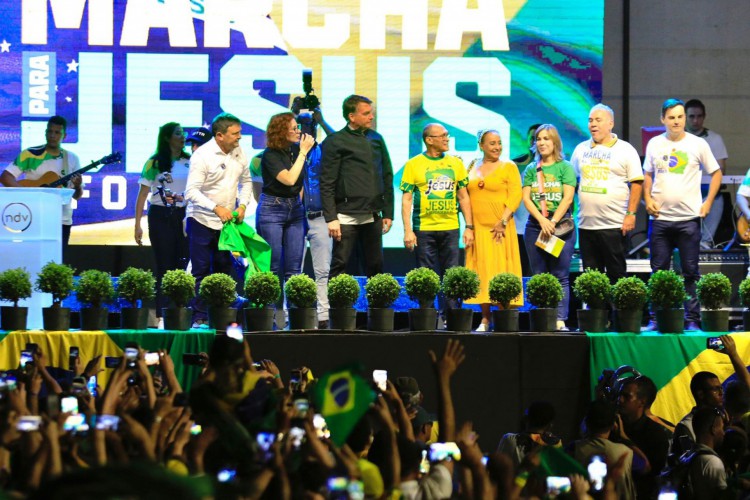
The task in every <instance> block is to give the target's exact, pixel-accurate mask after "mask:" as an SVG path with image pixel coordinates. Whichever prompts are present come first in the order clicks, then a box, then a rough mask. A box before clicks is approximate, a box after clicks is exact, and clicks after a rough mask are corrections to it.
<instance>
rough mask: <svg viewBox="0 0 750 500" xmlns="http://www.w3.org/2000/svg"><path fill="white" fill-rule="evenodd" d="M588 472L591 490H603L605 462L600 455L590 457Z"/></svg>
mask: <svg viewBox="0 0 750 500" xmlns="http://www.w3.org/2000/svg"><path fill="white" fill-rule="evenodd" d="M588 471H589V479H590V480H591V486H592V488H594V490H596V491H601V490H602V488H604V480H605V479H606V478H607V462H605V461H604V457H603V456H601V455H594V456H593V457H591V461H590V462H589V466H588Z"/></svg>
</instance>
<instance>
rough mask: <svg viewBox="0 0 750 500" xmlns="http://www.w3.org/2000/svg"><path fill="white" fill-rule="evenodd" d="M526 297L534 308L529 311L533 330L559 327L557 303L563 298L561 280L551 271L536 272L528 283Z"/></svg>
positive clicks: (547, 330) (547, 329)
mask: <svg viewBox="0 0 750 500" xmlns="http://www.w3.org/2000/svg"><path fill="white" fill-rule="evenodd" d="M526 297H527V298H528V299H529V302H530V303H531V305H533V306H534V309H532V310H531V311H529V323H530V325H531V331H533V332H553V331H555V330H556V329H557V305H558V304H559V303H560V301H561V300H562V298H563V289H562V285H560V281H559V280H558V279H557V278H555V277H554V276H552V275H551V274H550V273H540V274H535V275H534V276H532V277H531V279H530V280H529V282H528V283H526Z"/></svg>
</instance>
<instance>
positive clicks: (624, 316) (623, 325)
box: [614, 309, 643, 333]
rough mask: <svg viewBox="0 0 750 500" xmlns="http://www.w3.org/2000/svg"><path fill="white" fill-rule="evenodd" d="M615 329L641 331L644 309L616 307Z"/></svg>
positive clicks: (624, 331) (622, 331) (617, 330)
mask: <svg viewBox="0 0 750 500" xmlns="http://www.w3.org/2000/svg"><path fill="white" fill-rule="evenodd" d="M614 320H615V321H614V322H615V331H616V332H619V333H628V332H633V333H639V332H640V331H641V323H642V322H643V309H615V312H614Z"/></svg>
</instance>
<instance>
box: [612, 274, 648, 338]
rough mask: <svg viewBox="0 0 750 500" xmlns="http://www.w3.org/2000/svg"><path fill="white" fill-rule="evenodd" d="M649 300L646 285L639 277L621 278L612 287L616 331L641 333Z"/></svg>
mask: <svg viewBox="0 0 750 500" xmlns="http://www.w3.org/2000/svg"><path fill="white" fill-rule="evenodd" d="M647 300H648V290H647V289H646V284H645V283H644V282H643V280H641V279H640V278H638V277H637V276H629V277H627V278H620V279H619V280H617V283H615V284H614V285H612V305H613V306H614V308H615V311H614V323H615V331H617V332H621V333H624V332H634V333H638V332H640V331H641V323H642V322H643V306H644V305H646V301H647Z"/></svg>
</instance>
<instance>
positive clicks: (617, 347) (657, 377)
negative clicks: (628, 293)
mask: <svg viewBox="0 0 750 500" xmlns="http://www.w3.org/2000/svg"><path fill="white" fill-rule="evenodd" d="M722 334H723V333H707V332H694V331H690V332H685V333H682V334H676V335H675V334H660V333H656V332H644V333H641V334H633V333H617V334H613V333H589V334H587V335H588V337H589V341H590V343H591V349H590V354H589V356H590V366H591V372H590V373H591V387H592V394H593V389H594V387H596V383H597V378H598V377H599V375H601V373H602V371H603V370H604V369H605V368H610V369H616V368H618V367H620V366H622V365H630V366H632V367H633V368H635V369H636V370H638V371H639V372H640V373H641V374H643V375H646V376H647V377H649V378H650V379H652V380H653V381H654V383H655V384H656V387H657V389H658V392H657V395H656V401H655V402H654V404H653V406H652V407H651V411H653V413H654V414H655V415H658V416H660V417H663V418H665V419H667V420H669V421H670V422H673V423H677V422H679V421H680V420H681V419H682V417H684V416H685V415H686V414H687V413H688V412H689V411H690V410H691V408H693V406H695V401H694V400H693V396H692V395H691V394H690V379H692V377H693V375H695V374H696V373H698V372H701V371H708V372H712V373H714V374H716V376H717V377H719V380H721V381H722V383H723V382H725V381H726V380H727V379H728V378H729V377H731V376H732V375H733V374H734V368H733V367H732V363H731V362H730V360H729V357H728V356H727V355H726V354H722V353H720V352H717V351H713V350H710V349H706V339H707V338H708V337H717V336H719V335H722ZM731 337H732V338H733V339H734V342H735V344H736V346H737V352H738V354H739V355H740V358H741V359H743V360H745V361H746V362H747V360H750V334H748V333H733V334H731Z"/></svg>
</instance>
